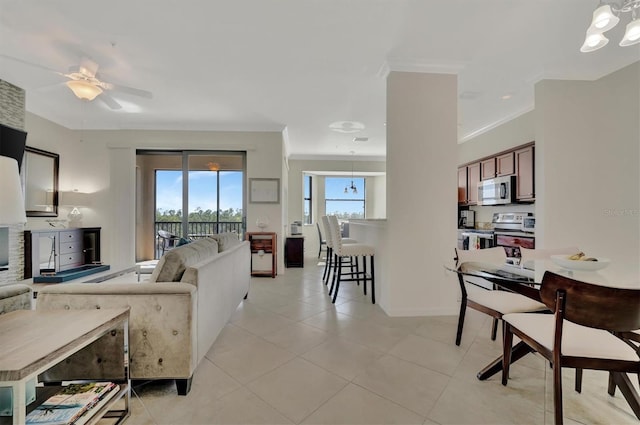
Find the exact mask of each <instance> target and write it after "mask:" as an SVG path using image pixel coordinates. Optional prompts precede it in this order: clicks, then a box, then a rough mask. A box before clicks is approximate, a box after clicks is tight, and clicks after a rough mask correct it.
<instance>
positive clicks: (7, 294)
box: [0, 283, 32, 314]
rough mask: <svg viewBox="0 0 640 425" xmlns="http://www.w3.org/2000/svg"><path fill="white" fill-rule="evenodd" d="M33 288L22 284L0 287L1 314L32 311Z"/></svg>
mask: <svg viewBox="0 0 640 425" xmlns="http://www.w3.org/2000/svg"><path fill="white" fill-rule="evenodd" d="M31 298H32V297H31V288H30V287H29V286H27V285H22V284H20V283H17V284H14V285H3V286H0V314H4V313H9V312H10V311H15V310H31Z"/></svg>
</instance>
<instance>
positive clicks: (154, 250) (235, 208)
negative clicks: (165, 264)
mask: <svg viewBox="0 0 640 425" xmlns="http://www.w3.org/2000/svg"><path fill="white" fill-rule="evenodd" d="M245 163H246V161H245V153H244V152H212V151H179V152H176V151H171V152H168V151H139V152H138V157H137V165H138V180H139V182H138V189H139V190H138V199H137V201H136V202H137V208H138V226H139V227H141V228H144V229H145V230H144V231H140V229H139V231H138V239H137V244H136V252H137V253H136V256H137V259H138V261H140V260H143V259H149V258H159V257H160V256H161V254H162V252H163V249H162V248H163V247H162V244H166V243H168V242H167V240H166V239H165V238H161V237H160V236H167V234H165V233H164V232H167V233H168V234H169V236H174V237H178V238H184V239H190V240H195V239H199V238H203V237H206V236H209V235H212V234H216V233H222V232H236V233H238V235H239V237H240V238H243V237H244V230H245V222H246V220H245V215H244V212H245V206H244V199H245V196H244V183H243V182H244V180H245V179H244V176H245ZM151 194H152V195H151ZM175 239H176V238H173V240H175ZM173 245H174V243H173V242H172V243H171V246H168V247H167V246H165V247H164V251H166V249H167V248H169V249H170V248H172V247H173Z"/></svg>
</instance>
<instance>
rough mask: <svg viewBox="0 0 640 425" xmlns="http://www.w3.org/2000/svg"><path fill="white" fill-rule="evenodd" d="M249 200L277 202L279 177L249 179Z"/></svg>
mask: <svg viewBox="0 0 640 425" xmlns="http://www.w3.org/2000/svg"><path fill="white" fill-rule="evenodd" d="M249 202H251V203H252V204H279V203H280V179H249Z"/></svg>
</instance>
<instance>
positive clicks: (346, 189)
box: [344, 151, 358, 195]
mask: <svg viewBox="0 0 640 425" xmlns="http://www.w3.org/2000/svg"><path fill="white" fill-rule="evenodd" d="M354 153H355V152H354V151H351V158H352V159H351V186H345V188H344V193H349V190H351V193H353V194H354V195H357V194H358V188H357V187H356V185H355V184H353V154H354Z"/></svg>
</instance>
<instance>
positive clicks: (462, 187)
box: [458, 167, 467, 204]
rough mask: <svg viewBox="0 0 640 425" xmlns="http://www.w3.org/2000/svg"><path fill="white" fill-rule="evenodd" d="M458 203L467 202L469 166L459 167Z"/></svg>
mask: <svg viewBox="0 0 640 425" xmlns="http://www.w3.org/2000/svg"><path fill="white" fill-rule="evenodd" d="M458 203H459V204H466V203H467V167H460V168H458Z"/></svg>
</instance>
